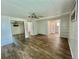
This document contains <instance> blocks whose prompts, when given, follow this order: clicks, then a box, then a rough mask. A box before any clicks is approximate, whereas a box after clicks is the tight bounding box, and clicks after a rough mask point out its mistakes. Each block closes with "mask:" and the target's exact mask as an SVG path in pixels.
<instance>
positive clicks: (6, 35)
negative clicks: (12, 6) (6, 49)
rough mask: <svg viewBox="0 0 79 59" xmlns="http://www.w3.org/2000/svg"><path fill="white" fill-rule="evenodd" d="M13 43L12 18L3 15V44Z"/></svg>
mask: <svg viewBox="0 0 79 59" xmlns="http://www.w3.org/2000/svg"><path fill="white" fill-rule="evenodd" d="M11 43H13V40H12V32H11V24H10V19H9V17H7V16H1V46H3V45H7V44H11Z"/></svg>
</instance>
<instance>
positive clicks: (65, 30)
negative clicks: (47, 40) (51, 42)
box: [60, 15, 69, 38]
mask: <svg viewBox="0 0 79 59" xmlns="http://www.w3.org/2000/svg"><path fill="white" fill-rule="evenodd" d="M60 19H61V20H60V37H64V38H69V15H64V16H62V17H61V18H60Z"/></svg>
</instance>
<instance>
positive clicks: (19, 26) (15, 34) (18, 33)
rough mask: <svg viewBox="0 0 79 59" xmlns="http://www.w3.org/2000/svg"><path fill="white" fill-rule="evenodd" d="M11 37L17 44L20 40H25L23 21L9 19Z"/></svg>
mask: <svg viewBox="0 0 79 59" xmlns="http://www.w3.org/2000/svg"><path fill="white" fill-rule="evenodd" d="M11 29H12V38H13V40H14V43H15V44H17V45H18V43H20V42H25V29H24V22H23V21H13V20H12V21H11Z"/></svg>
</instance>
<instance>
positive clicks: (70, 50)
mask: <svg viewBox="0 0 79 59" xmlns="http://www.w3.org/2000/svg"><path fill="white" fill-rule="evenodd" d="M68 43H69V48H70V52H71V55H72V58H74V56H73V52H72V48H71V45H70V42H69V40H68Z"/></svg>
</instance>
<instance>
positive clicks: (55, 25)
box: [48, 20, 60, 36]
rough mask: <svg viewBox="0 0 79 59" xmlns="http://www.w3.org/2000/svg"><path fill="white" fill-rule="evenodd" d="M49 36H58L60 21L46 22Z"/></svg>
mask: <svg viewBox="0 0 79 59" xmlns="http://www.w3.org/2000/svg"><path fill="white" fill-rule="evenodd" d="M50 34H54V35H57V36H60V20H49V21H48V35H50Z"/></svg>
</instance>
